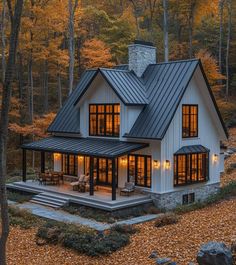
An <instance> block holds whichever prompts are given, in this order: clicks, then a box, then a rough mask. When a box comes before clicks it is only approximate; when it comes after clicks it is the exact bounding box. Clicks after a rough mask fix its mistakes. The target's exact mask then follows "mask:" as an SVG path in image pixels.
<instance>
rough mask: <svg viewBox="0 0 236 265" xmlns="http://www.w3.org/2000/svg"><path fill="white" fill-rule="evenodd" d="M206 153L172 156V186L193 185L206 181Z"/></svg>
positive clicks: (207, 165) (207, 173) (207, 174)
mask: <svg viewBox="0 0 236 265" xmlns="http://www.w3.org/2000/svg"><path fill="white" fill-rule="evenodd" d="M208 157H209V156H208V153H198V154H183V155H175V156H174V186H181V185H188V184H194V183H198V182H204V181H207V180H208V176H209V172H208V171H209V170H208V167H209V159H208Z"/></svg>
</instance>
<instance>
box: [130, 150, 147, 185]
mask: <svg viewBox="0 0 236 265" xmlns="http://www.w3.org/2000/svg"><path fill="white" fill-rule="evenodd" d="M151 171H152V170H151V156H143V155H130V156H129V157H128V179H129V181H135V185H137V186H142V187H149V188H150V187H151Z"/></svg>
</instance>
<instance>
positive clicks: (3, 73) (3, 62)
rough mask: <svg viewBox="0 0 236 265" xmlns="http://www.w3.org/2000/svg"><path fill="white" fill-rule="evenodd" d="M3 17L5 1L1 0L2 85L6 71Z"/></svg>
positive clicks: (4, 14)
mask: <svg viewBox="0 0 236 265" xmlns="http://www.w3.org/2000/svg"><path fill="white" fill-rule="evenodd" d="M5 16H6V0H2V19H1V25H0V27H1V41H2V83H3V82H4V78H5V71H6V58H5V49H6V41H5Z"/></svg>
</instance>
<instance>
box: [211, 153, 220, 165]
mask: <svg viewBox="0 0 236 265" xmlns="http://www.w3.org/2000/svg"><path fill="white" fill-rule="evenodd" d="M218 158H219V157H218V155H217V154H214V155H213V157H212V160H213V163H216V162H218Z"/></svg>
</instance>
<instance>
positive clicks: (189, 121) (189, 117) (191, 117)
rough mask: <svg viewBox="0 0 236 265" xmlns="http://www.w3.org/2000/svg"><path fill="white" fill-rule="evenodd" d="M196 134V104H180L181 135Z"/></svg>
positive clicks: (192, 135)
mask: <svg viewBox="0 0 236 265" xmlns="http://www.w3.org/2000/svg"><path fill="white" fill-rule="evenodd" d="M197 136H198V105H182V137H183V138H190V137H197Z"/></svg>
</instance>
